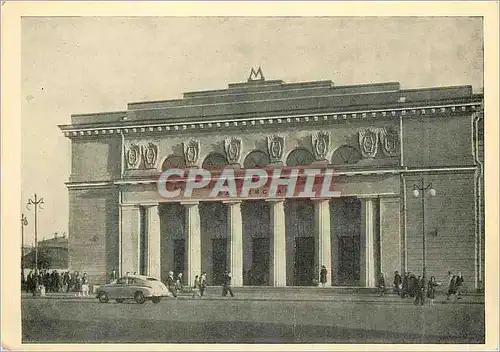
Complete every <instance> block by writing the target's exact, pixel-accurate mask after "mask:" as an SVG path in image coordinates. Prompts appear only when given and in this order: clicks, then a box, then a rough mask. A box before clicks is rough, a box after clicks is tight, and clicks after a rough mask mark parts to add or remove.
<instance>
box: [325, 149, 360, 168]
mask: <svg viewBox="0 0 500 352" xmlns="http://www.w3.org/2000/svg"><path fill="white" fill-rule="evenodd" d="M360 160H361V153H360V152H359V150H357V149H356V148H354V147H351V146H349V145H343V146H341V147H338V148H337V149H336V150H335V151H334V152H333V156H332V164H333V165H345V164H356V163H357V162H358V161H360Z"/></svg>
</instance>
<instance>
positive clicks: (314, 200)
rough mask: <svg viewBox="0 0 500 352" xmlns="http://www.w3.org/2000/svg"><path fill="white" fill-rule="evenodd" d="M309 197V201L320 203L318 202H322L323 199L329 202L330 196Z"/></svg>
mask: <svg viewBox="0 0 500 352" xmlns="http://www.w3.org/2000/svg"><path fill="white" fill-rule="evenodd" d="M310 199H311V201H313V202H318V203H320V202H324V201H327V202H329V201H330V200H331V199H332V198H310Z"/></svg>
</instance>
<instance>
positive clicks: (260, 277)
mask: <svg viewBox="0 0 500 352" xmlns="http://www.w3.org/2000/svg"><path fill="white" fill-rule="evenodd" d="M248 282H249V284H250V285H252V286H260V285H268V284H269V238H266V237H263V238H254V239H253V241H252V267H251V268H250V271H249V273H248Z"/></svg>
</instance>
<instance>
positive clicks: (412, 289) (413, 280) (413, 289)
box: [408, 273, 418, 298]
mask: <svg viewBox="0 0 500 352" xmlns="http://www.w3.org/2000/svg"><path fill="white" fill-rule="evenodd" d="M417 285H418V279H417V277H416V276H415V274H412V273H410V282H409V285H408V292H409V294H410V297H412V298H413V297H415V296H416V295H417Z"/></svg>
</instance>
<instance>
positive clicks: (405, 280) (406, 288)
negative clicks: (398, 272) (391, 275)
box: [401, 272, 410, 298]
mask: <svg viewBox="0 0 500 352" xmlns="http://www.w3.org/2000/svg"><path fill="white" fill-rule="evenodd" d="M409 289H410V277H409V276H408V273H407V272H406V273H405V276H404V278H403V285H402V290H401V298H406V297H408V293H409Z"/></svg>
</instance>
